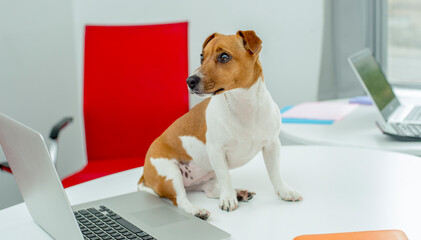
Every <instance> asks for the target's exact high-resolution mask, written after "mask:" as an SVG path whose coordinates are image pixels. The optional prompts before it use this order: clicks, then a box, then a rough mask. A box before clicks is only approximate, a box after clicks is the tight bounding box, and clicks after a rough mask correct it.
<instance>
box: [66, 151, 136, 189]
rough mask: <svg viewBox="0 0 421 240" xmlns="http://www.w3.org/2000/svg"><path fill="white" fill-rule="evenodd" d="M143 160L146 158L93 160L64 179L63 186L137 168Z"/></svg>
mask: <svg viewBox="0 0 421 240" xmlns="http://www.w3.org/2000/svg"><path fill="white" fill-rule="evenodd" d="M143 162H144V159H139V158H123V159H122V158H119V159H101V160H91V161H89V163H88V165H86V166H85V167H84V168H83V169H82V170H81V171H79V172H78V173H75V174H73V175H71V176H69V177H67V178H65V179H63V180H62V183H63V187H64V188H67V187H71V186H74V185H77V184H79V183H83V182H87V181H90V180H93V179H96V178H100V177H104V176H107V175H109V174H113V173H117V172H121V171H125V170H129V169H133V168H137V167H140V166H142V165H143ZM139 177H140V174H139Z"/></svg>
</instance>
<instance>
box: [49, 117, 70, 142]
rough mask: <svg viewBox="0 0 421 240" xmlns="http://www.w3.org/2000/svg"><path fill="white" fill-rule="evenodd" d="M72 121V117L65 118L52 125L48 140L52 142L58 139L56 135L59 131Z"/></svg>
mask: <svg viewBox="0 0 421 240" xmlns="http://www.w3.org/2000/svg"><path fill="white" fill-rule="evenodd" d="M72 121H73V118H72V117H65V118H63V119H62V120H61V121H60V122H58V123H56V125H54V126H53V128H52V129H51V132H50V138H51V139H52V140H56V139H57V138H58V134H59V133H60V131H61V130H62V129H63V128H64V127H66V126H67V125H68V124H69V123H71V122H72Z"/></svg>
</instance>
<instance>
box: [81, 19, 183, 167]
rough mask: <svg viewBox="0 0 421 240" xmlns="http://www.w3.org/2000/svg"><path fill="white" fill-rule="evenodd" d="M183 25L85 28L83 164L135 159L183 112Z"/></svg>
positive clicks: (142, 161) (140, 163)
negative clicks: (84, 161)
mask: <svg viewBox="0 0 421 240" xmlns="http://www.w3.org/2000/svg"><path fill="white" fill-rule="evenodd" d="M187 26H188V25H187V22H183V23H173V24H160V25H146V26H86V33H85V34H86V35H85V64H84V66H85V69H84V91H83V99H84V101H83V110H84V120H85V135H86V148H87V155H88V162H90V161H95V160H104V159H113V158H120V159H124V158H128V159H130V158H131V159H133V158H138V159H140V162H139V166H142V165H143V163H144V157H145V154H146V151H147V149H148V147H149V145H150V144H151V143H152V141H153V140H154V139H155V138H157V137H158V136H159V135H160V134H161V133H162V132H163V131H164V130H165V129H166V128H167V127H168V126H169V125H171V123H172V122H173V121H174V120H175V119H177V118H178V117H180V116H182V115H183V114H184V113H186V112H187V111H188V91H187V86H186V78H187V75H188V60H187Z"/></svg>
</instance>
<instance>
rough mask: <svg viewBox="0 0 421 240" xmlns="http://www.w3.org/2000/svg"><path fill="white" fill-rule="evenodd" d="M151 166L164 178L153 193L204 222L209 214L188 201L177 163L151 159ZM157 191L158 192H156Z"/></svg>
mask: <svg viewBox="0 0 421 240" xmlns="http://www.w3.org/2000/svg"><path fill="white" fill-rule="evenodd" d="M150 162H151V164H152V165H153V166H154V167H155V169H156V171H157V173H158V175H159V176H162V177H164V178H165V181H162V182H161V183H160V186H156V187H155V189H154V190H155V192H157V194H158V195H159V196H161V197H167V198H169V199H170V200H171V201H172V202H173V203H174V205H176V206H178V207H179V208H181V209H183V210H184V211H186V212H188V213H190V214H193V215H195V216H196V217H199V218H201V219H204V220H206V219H207V218H208V217H209V215H210V213H209V211H207V210H206V209H201V208H198V207H196V206H194V205H193V204H192V203H191V202H190V201H189V200H188V199H187V193H186V189H185V188H184V184H183V177H182V176H181V172H180V167H179V163H178V161H177V160H175V159H171V160H169V159H166V158H151V159H150ZM157 190H158V191H157Z"/></svg>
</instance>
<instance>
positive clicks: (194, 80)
mask: <svg viewBox="0 0 421 240" xmlns="http://www.w3.org/2000/svg"><path fill="white" fill-rule="evenodd" d="M200 80H201V79H200V77H198V76H196V75H191V76H190V77H188V78H187V86H189V88H190V90H191V91H193V92H195V90H196V89H195V88H196V87H197V86H198V85H199V82H200Z"/></svg>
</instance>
